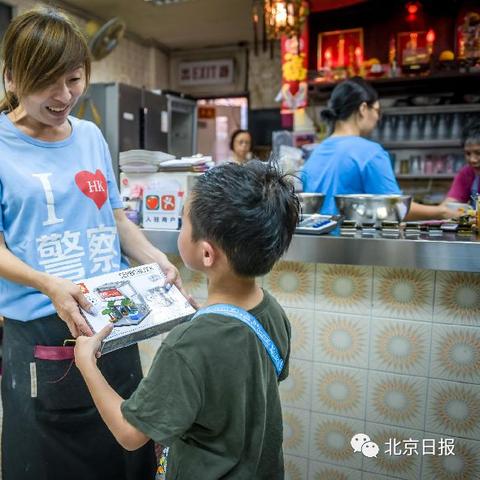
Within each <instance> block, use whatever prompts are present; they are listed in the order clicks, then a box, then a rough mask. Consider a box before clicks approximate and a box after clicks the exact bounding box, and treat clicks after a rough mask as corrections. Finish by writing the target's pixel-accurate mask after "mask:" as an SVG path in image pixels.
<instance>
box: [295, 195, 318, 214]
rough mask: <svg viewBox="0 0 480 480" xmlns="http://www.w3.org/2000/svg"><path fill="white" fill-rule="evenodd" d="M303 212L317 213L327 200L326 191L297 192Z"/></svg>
mask: <svg viewBox="0 0 480 480" xmlns="http://www.w3.org/2000/svg"><path fill="white" fill-rule="evenodd" d="M297 196H298V199H299V201H300V207H301V209H302V213H303V214H305V213H307V214H310V213H317V212H318V211H319V210H320V209H321V208H322V205H323V201H324V200H325V194H324V193H297Z"/></svg>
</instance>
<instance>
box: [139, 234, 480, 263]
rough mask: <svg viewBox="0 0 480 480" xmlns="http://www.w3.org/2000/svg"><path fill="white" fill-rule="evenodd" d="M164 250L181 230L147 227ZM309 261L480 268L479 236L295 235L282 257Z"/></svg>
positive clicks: (168, 249)
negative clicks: (150, 228) (368, 236)
mask: <svg viewBox="0 0 480 480" xmlns="http://www.w3.org/2000/svg"><path fill="white" fill-rule="evenodd" d="M144 232H145V234H146V235H147V237H148V238H149V239H150V241H151V242H152V243H153V244H154V245H156V246H157V247H158V248H159V249H160V250H162V251H164V252H165V253H173V254H178V249H177V238H178V233H179V232H178V230H173V231H172V230H144ZM283 259H284V260H293V261H298V262H307V263H338V264H347V265H378V266H386V267H405V268H423V269H428V270H447V271H459V272H480V237H478V236H475V235H470V236H466V237H461V236H458V235H455V234H444V235H443V236H440V237H429V236H428V235H418V236H417V237H414V238H413V237H412V238H383V237H373V238H367V237H362V236H361V235H360V234H357V235H356V236H353V237H343V236H339V235H338V234H329V235H295V236H294V238H293V240H292V244H291V245H290V248H289V250H288V252H287V254H286V255H285V256H284V258H283Z"/></svg>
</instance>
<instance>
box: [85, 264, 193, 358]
mask: <svg viewBox="0 0 480 480" xmlns="http://www.w3.org/2000/svg"><path fill="white" fill-rule="evenodd" d="M79 285H80V287H81V288H82V292H83V293H84V295H85V296H86V297H87V299H88V300H89V301H90V303H92V305H93V306H94V311H95V313H94V314H91V313H89V312H87V311H85V310H82V314H83V316H84V317H85V319H86V321H87V323H88V324H89V325H90V327H91V329H92V330H93V331H94V332H95V333H96V332H98V331H99V330H101V329H102V328H103V327H105V326H106V325H108V324H109V323H113V326H114V328H113V330H112V332H111V333H110V335H109V336H108V337H107V338H106V339H105V340H104V342H103V345H102V352H103V353H107V352H111V351H112V350H117V349H118V348H122V347H125V346H127V345H130V344H132V343H136V342H138V341H140V340H144V339H146V338H150V337H153V336H155V335H158V334H160V333H163V332H167V331H169V330H171V329H172V328H173V327H174V326H176V325H178V324H179V323H181V322H183V321H186V320H188V318H189V316H190V315H192V314H193V313H194V312H195V310H194V308H193V307H192V306H191V305H190V304H189V303H188V301H187V299H186V298H185V297H184V296H183V295H182V294H181V293H180V291H179V290H178V289H177V288H176V287H175V286H172V287H171V288H170V289H168V290H167V289H166V288H165V275H164V273H163V272H162V271H161V269H160V267H159V266H158V265H157V264H156V263H151V264H148V265H141V266H139V267H134V268H129V269H127V270H122V271H120V272H115V273H107V274H106V275H100V276H98V277H93V278H89V279H86V280H83V281H81V282H79Z"/></svg>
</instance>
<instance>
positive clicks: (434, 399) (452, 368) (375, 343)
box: [142, 257, 480, 480]
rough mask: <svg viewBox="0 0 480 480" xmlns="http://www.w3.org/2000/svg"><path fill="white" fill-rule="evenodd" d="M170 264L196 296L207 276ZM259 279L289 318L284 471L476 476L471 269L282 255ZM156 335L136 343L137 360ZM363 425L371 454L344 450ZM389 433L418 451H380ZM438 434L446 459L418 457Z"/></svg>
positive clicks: (475, 296)
mask: <svg viewBox="0 0 480 480" xmlns="http://www.w3.org/2000/svg"><path fill="white" fill-rule="evenodd" d="M175 261H176V263H177V265H180V267H181V274H182V277H183V279H184V283H185V284H186V288H187V289H189V290H190V291H191V292H192V294H194V296H197V297H198V298H199V299H204V298H205V297H206V283H205V280H204V278H203V277H202V276H201V275H199V274H195V273H191V272H189V271H188V270H186V269H185V268H184V267H183V265H181V261H180V260H179V259H178V257H177V258H176V259H175ZM262 282H263V286H264V287H265V288H266V289H268V290H269V291H270V292H271V293H272V294H273V295H275V297H276V298H277V299H278V300H279V302H280V303H281V304H282V305H283V306H284V307H285V309H286V311H287V313H288V315H289V317H290V320H291V323H292V331H293V333H292V356H291V369H290V376H289V378H288V379H287V380H286V381H285V382H283V383H282V384H281V387H280V392H281V397H282V404H283V411H284V450H285V460H286V470H287V476H286V478H287V480H304V479H305V480H360V479H361V480H385V479H405V480H408V479H412V480H416V479H422V480H433V479H435V480H443V479H445V480H447V479H448V480H474V479H479V478H480V328H479V327H480V274H464V273H455V272H434V271H427V270H407V269H396V268H382V267H375V268H373V267H357V266H349V265H325V264H308V263H297V262H281V263H280V264H278V266H277V267H276V268H275V269H274V270H273V271H272V272H271V273H270V274H269V275H267V276H266V277H265V278H264V279H262ZM158 342H159V340H156V341H152V342H150V343H149V342H146V343H144V344H142V354H143V360H144V363H145V365H148V364H149V361H150V359H151V355H152V352H154V350H155V349H156V347H157V346H158ZM360 432H361V433H366V434H367V435H369V436H370V438H371V439H372V441H374V442H376V443H377V444H378V445H379V446H380V453H379V454H378V456H377V458H367V457H364V456H363V455H362V454H361V453H360V452H357V453H354V452H353V449H352V447H351V446H350V440H351V438H352V436H353V435H354V434H356V433H360ZM390 438H392V439H393V438H395V439H396V440H397V441H400V442H401V441H403V440H409V439H413V440H414V441H419V444H418V450H419V455H415V454H414V455H410V456H407V455H398V456H395V455H385V449H386V445H385V443H386V442H388V441H389V439H390ZM444 438H455V447H454V452H455V456H451V455H448V456H446V455H425V456H422V455H421V454H422V451H421V446H422V440H423V439H426V441H427V443H428V444H431V441H432V440H433V439H435V440H436V445H437V447H438V446H439V442H440V440H441V439H444ZM402 445H403V446H404V445H405V444H402ZM437 452H438V450H437Z"/></svg>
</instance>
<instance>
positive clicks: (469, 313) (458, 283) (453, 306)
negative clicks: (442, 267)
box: [433, 272, 480, 326]
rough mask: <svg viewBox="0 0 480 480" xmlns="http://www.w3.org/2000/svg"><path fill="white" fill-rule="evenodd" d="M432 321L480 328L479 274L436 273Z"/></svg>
mask: <svg viewBox="0 0 480 480" xmlns="http://www.w3.org/2000/svg"><path fill="white" fill-rule="evenodd" d="M433 321H434V322H440V323H452V324H456V325H476V326H480V274H479V273H460V272H437V279H436V291H435V305H434V312H433Z"/></svg>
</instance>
